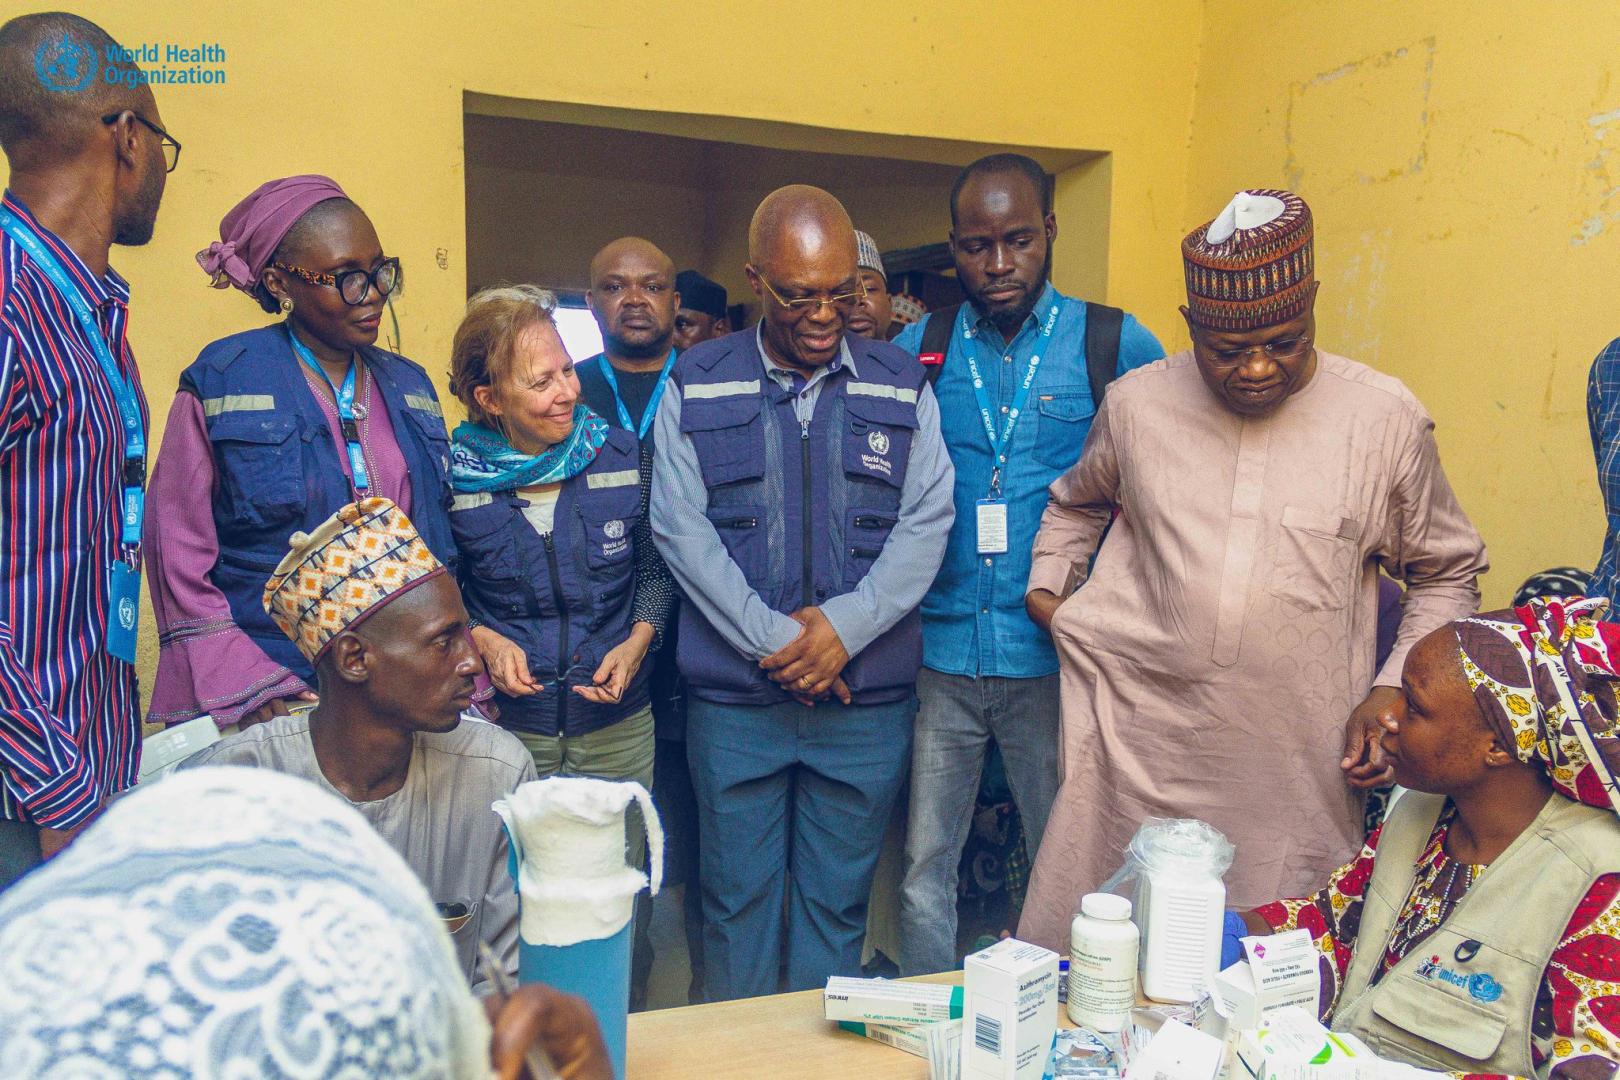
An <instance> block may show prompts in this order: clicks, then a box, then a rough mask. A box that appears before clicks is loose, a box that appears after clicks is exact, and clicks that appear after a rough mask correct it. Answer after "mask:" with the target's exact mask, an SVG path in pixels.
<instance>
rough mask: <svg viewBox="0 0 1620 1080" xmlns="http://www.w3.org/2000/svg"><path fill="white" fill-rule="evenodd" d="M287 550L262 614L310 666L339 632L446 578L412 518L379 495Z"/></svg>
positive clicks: (301, 536) (297, 537)
mask: <svg viewBox="0 0 1620 1080" xmlns="http://www.w3.org/2000/svg"><path fill="white" fill-rule="evenodd" d="M288 544H289V545H290V546H291V549H292V550H290V551H288V552H287V554H286V556H285V557H283V558H282V560H281V564H280V565H279V566H277V567H276V572H275V573H274V574H272V575H271V577H270V581H269V582H268V583H267V584H266V585H265V587H264V610H265V611H267V612H268V613H269V614H270V618H272V619H273V620H275V623H276V625H277V626H279V627H281V631H282V633H284V634H286V635H287V636H288V637H289V638H291V639H292V640H293V644H295V645H297V646H298V651H299V652H301V653H303V654H304V655H305V656H306V657H308V658H309V661H310V663H312V664H313V663H317V662H318V661H319V660H320V658H321V654H322V653H324V652H326V646H327V645H328V644H330V643H331V640H332V639H333V638H334V637H336V636H337V635H338V634H339V633H340V632H342V631H343V630H346V629H348V628H349V627H351V626H353V625H354V624H355V623H357V622H359V621H360V620H361V619H363V618H365V617H366V616H367V615H370V614H371V613H372V612H374V611H376V610H377V609H378V608H379V607H381V606H382V605H383V604H385V603H387V602H388V601H390V600H394V599H397V598H398V597H399V596H400V595H401V594H403V593H404V592H405V591H406V590H408V589H413V588H415V587H416V586H417V585H420V584H421V583H422V582H424V581H426V580H428V579H429V578H431V577H434V576H436V575H438V574H442V573H444V564H443V563H441V562H439V560H438V558H437V557H436V556H434V554H433V552H432V551H429V550H428V546H427V544H426V543H424V542H423V540H422V537H421V536H420V535H419V534H418V533H417V531H416V526H415V525H412V524H411V519H410V518H408V517H406V516H405V512H404V511H403V510H401V509H400V508H399V507H397V506H395V505H394V504H393V502H392V501H390V500H388V499H384V498H380V497H376V498H370V499H365V500H362V501H361V502H357V503H350V504H349V505H348V506H345V507H344V508H343V509H341V510H339V511H338V512H337V513H335V514H333V515H332V516H331V517H329V518H327V519H326V520H325V521H323V522H321V524H320V525H319V526H317V527H316V528H315V530H314V531H313V532H308V533H302V532H298V533H293V535H292V537H291V538H290V539H289V540H288Z"/></svg>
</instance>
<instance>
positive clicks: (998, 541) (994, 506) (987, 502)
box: [976, 499, 1007, 555]
mask: <svg viewBox="0 0 1620 1080" xmlns="http://www.w3.org/2000/svg"><path fill="white" fill-rule="evenodd" d="M976 509H977V510H978V519H979V554H980V555H1005V554H1006V553H1007V503H1006V500H1004V499H980V500H979V501H978V503H977V505H976Z"/></svg>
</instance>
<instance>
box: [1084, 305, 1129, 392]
mask: <svg viewBox="0 0 1620 1080" xmlns="http://www.w3.org/2000/svg"><path fill="white" fill-rule="evenodd" d="M1124 323H1125V313H1124V312H1123V311H1121V310H1120V309H1119V308H1117V307H1109V306H1108V305H1107V304H1093V303H1090V302H1087V304H1086V373H1087V374H1088V375H1089V376H1090V377H1091V402H1092V404H1093V405H1094V406H1096V407H1097V408H1101V407H1102V400H1103V394H1104V393H1106V392H1107V390H1108V384H1109V383H1111V382H1113V381H1114V376H1115V375H1116V374H1118V372H1119V330H1120V327H1121V326H1123V325H1124Z"/></svg>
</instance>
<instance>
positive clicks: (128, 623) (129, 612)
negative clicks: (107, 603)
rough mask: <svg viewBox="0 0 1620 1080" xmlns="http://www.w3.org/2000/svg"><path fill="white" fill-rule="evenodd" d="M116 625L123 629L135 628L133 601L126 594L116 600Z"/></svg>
mask: <svg viewBox="0 0 1620 1080" xmlns="http://www.w3.org/2000/svg"><path fill="white" fill-rule="evenodd" d="M118 625H120V626H122V627H123V628H124V629H125V630H133V629H135V601H133V600H131V599H130V598H129V597H127V596H126V597H124V598H123V599H122V600H120V601H119V602H118Z"/></svg>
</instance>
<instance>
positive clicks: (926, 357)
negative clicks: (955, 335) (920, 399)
mask: <svg viewBox="0 0 1620 1080" xmlns="http://www.w3.org/2000/svg"><path fill="white" fill-rule="evenodd" d="M961 310H962V305H961V304H952V305H951V306H950V307H948V308H940V309H939V310H938V311H930V312H929V313H928V314H927V315H926V316H924V318H925V320H926V321H925V322H924V323H923V336H922V346H921V347H920V348H918V350H917V359H918V360H920V361H922V365H923V368H924V369H925V370H926V371H927V372H928V385H929V386H933V385H934V384H935V383H937V382H939V372H940V369H941V368H943V367H944V366H945V353H946V352H947V351H948V350H949V349H950V347H951V331H952V330H955V329H956V316H957V314H958V313H959V312H960V311H961Z"/></svg>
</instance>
